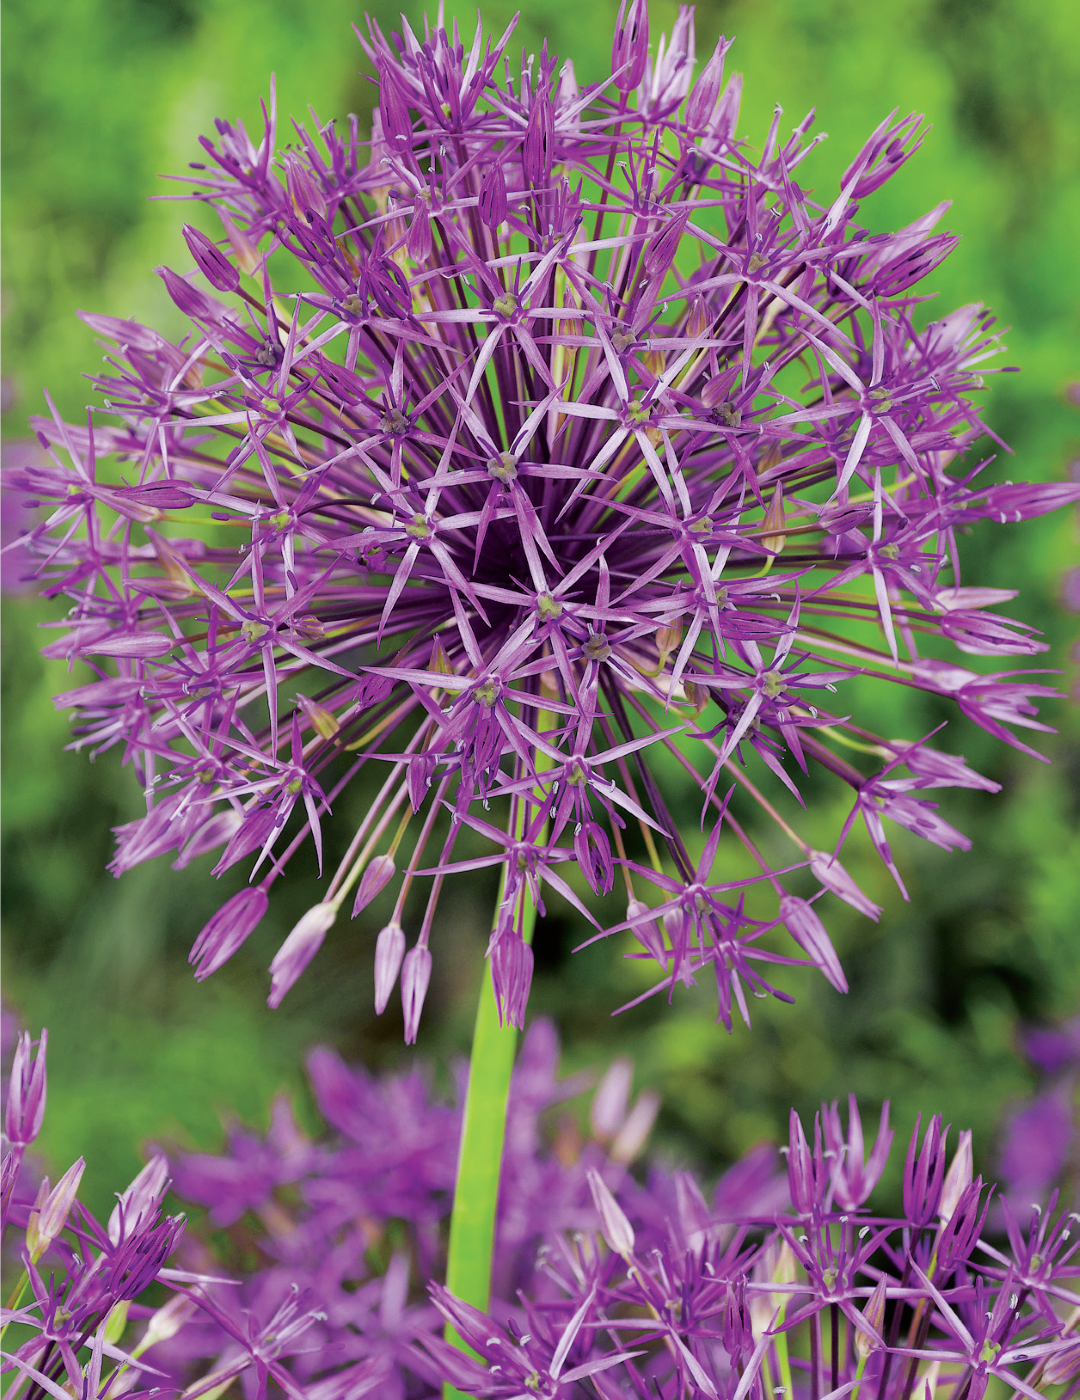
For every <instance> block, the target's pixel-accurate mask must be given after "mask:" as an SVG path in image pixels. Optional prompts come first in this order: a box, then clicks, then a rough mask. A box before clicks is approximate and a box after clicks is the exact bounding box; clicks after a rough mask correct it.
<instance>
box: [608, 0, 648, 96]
mask: <svg viewBox="0 0 1080 1400" xmlns="http://www.w3.org/2000/svg"><path fill="white" fill-rule="evenodd" d="M648 61H649V7H648V4H647V3H646V0H630V10H629V13H627V9H626V0H623V3H622V4H621V5H620V6H619V17H618V19H617V20H616V21H615V42H614V43H613V45H612V48H611V69H612V73H613V74H614V77H615V86H616V87H617V88H618V89H619V91H620V92H622V93H627V92H633V90H634V89H635V88H636V87H637V86H638V85H639V84H640V82H641V80H642V78H643V77H644V76H645V65H646V64H647V63H648Z"/></svg>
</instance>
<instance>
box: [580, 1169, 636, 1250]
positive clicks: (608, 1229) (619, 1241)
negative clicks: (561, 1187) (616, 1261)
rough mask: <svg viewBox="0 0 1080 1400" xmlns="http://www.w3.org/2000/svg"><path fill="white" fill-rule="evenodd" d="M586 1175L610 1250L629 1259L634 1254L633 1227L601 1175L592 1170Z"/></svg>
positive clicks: (601, 1230)
mask: <svg viewBox="0 0 1080 1400" xmlns="http://www.w3.org/2000/svg"><path fill="white" fill-rule="evenodd" d="M586 1175H587V1177H588V1181H589V1190H590V1191H591V1192H592V1198H593V1205H594V1206H595V1207H596V1213H597V1215H599V1217H600V1232H601V1234H602V1235H603V1236H604V1239H605V1240H606V1241H607V1243H608V1247H609V1248H610V1249H613V1250H614V1251H615V1253H616V1254H621V1255H622V1257H623V1258H624V1259H629V1257H630V1255H631V1254H633V1252H634V1228H633V1226H632V1225H631V1224H630V1222H629V1220H627V1218H626V1214H625V1212H624V1211H623V1208H622V1206H620V1205H619V1203H618V1201H617V1200H616V1199H615V1197H614V1196H613V1195H612V1194H611V1192H610V1190H609V1189H608V1186H607V1183H606V1182H605V1181H604V1178H603V1177H602V1176H601V1175H600V1173H599V1172H598V1171H595V1170H593V1169H590V1170H589V1171H588V1172H587V1173H586Z"/></svg>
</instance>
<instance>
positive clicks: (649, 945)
mask: <svg viewBox="0 0 1080 1400" xmlns="http://www.w3.org/2000/svg"><path fill="white" fill-rule="evenodd" d="M626 917H627V920H628V922H629V924H630V932H631V933H632V934H633V935H634V937H635V938H636V939H637V940H638V942H639V943H640V944H641V946H642V947H643V948H644V949H645V951H646V952H647V953H649V954H650V955H651V956H652V957H654V958H655V959H656V961H657V962H658V963H660V964H661V965H663V964H664V963H666V962H667V950H666V947H665V944H664V938H663V935H662V934H661V932H660V930H659V929H658V928H657V926H656V920H655V919H654V918H653V917H652V910H651V909H650V908H649V906H648V905H647V904H643V903H642V902H641V900H639V899H632V900H631V901H630V903H629V904H628V905H627V906H626Z"/></svg>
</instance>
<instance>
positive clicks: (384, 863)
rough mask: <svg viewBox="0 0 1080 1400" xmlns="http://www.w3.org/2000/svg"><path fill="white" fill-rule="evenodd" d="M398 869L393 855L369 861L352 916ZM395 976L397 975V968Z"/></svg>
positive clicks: (378, 892) (370, 899)
mask: <svg viewBox="0 0 1080 1400" xmlns="http://www.w3.org/2000/svg"><path fill="white" fill-rule="evenodd" d="M396 869H397V866H396V865H395V864H394V861H393V858H392V857H391V856H376V857H375V858H374V860H371V861H369V862H368V865H367V868H366V869H365V871H364V873H363V875H361V876H360V884H359V886H358V887H357V891H356V899H355V900H354V901H353V907H352V915H351V917H352V918H354V919H355V918H356V916H357V914H359V912H360V910H361V909H365V908H366V907H367V906H368V905H369V904H370V903H371V901H372V900H373V899H374V898H375V896H376V895H377V894H380V893H381V892H382V890H384V889H385V888H386V886H387V884H388V883H389V882H390V881H391V880H392V879H393V878H394V871H395V870H396ZM399 961H400V959H399ZM394 976H395V977H396V976H397V972H396V970H395V972H394ZM387 995H389V993H388V994H387ZM384 1005H385V1002H384Z"/></svg>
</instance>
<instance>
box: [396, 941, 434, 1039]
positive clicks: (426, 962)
mask: <svg viewBox="0 0 1080 1400" xmlns="http://www.w3.org/2000/svg"><path fill="white" fill-rule="evenodd" d="M430 981H431V953H430V952H429V950H428V949H427V948H425V947H424V945H423V944H421V943H418V944H417V945H416V947H415V948H410V949H409V951H408V953H406V955H405V962H404V964H403V966H402V969H401V1009H402V1011H403V1012H404V1015H405V1044H406V1045H415V1044H416V1033H417V1031H418V1030H419V1027H420V1013H421V1011H423V1009H424V998H425V997H426V996H427V989H428V983H429V982H430Z"/></svg>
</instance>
